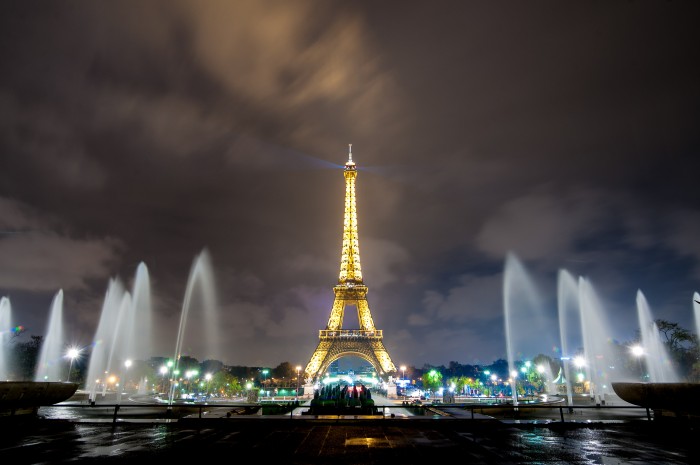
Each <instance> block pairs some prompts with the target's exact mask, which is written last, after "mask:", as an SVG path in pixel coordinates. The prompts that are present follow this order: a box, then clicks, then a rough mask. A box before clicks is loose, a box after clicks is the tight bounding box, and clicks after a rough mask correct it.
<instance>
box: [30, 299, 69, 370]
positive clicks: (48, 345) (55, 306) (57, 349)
mask: <svg viewBox="0 0 700 465" xmlns="http://www.w3.org/2000/svg"><path fill="white" fill-rule="evenodd" d="M62 359H63V290H59V291H58V292H57V293H56V295H55V296H54V298H53V301H52V302H51V310H50V313H49V325H48V328H47V330H46V336H45V338H44V342H43V344H42V345H41V353H40V355H39V361H38V363H37V366H36V372H35V374H34V381H61V379H62V377H61V372H62V370H63V365H64V363H62Z"/></svg>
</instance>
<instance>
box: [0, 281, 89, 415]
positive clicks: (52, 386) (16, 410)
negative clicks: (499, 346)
mask: <svg viewBox="0 0 700 465" xmlns="http://www.w3.org/2000/svg"><path fill="white" fill-rule="evenodd" d="M11 310H12V309H11V306H10V300H9V299H8V298H7V297H2V298H1V299H0V328H3V330H2V332H1V333H0V336H1V337H0V417H3V416H21V415H34V414H36V413H37V411H38V410H39V407H40V406H42V405H53V404H56V403H58V402H62V401H64V400H66V399H69V398H70V397H71V396H72V395H73V394H74V393H75V391H76V390H77V389H78V384H77V383H69V382H61V381H59V380H60V379H61V370H62V365H64V364H62V363H61V359H62V354H61V350H62V347H61V345H62V341H63V337H62V332H63V328H62V321H61V320H62V316H63V292H62V291H59V292H58V293H56V295H55V296H54V298H53V302H52V304H51V310H50V312H51V315H50V318H51V319H50V323H49V330H48V332H47V335H46V343H45V344H44V345H43V346H42V350H41V355H40V359H39V363H38V364H37V371H36V375H35V380H34V381H11V380H9V379H8V378H9V377H10V370H9V363H8V360H7V355H6V352H5V348H6V347H7V343H8V341H9V339H10V337H11V335H12V333H13V332H14V331H16V329H15V328H12V312H11Z"/></svg>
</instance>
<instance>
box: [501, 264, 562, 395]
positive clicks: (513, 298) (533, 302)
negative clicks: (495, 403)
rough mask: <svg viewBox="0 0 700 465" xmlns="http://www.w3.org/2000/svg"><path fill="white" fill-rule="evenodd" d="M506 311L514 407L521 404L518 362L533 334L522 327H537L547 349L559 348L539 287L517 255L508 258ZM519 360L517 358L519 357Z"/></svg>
mask: <svg viewBox="0 0 700 465" xmlns="http://www.w3.org/2000/svg"><path fill="white" fill-rule="evenodd" d="M503 308H504V320H505V333H506V350H507V359H508V372H509V374H510V382H511V383H513V385H512V393H513V394H512V395H513V405H518V398H517V382H518V376H519V371H518V369H517V367H516V366H515V362H516V360H517V359H520V358H522V357H523V355H524V350H526V343H527V342H528V340H529V341H531V337H530V336H531V332H529V331H522V330H521V329H522V328H535V329H536V330H537V337H538V338H540V339H539V340H540V342H541V343H542V344H543V345H545V346H546V347H556V346H557V343H556V336H555V335H556V330H555V329H554V328H550V327H549V326H550V324H548V322H547V319H546V317H547V315H546V314H545V313H544V310H543V305H542V302H541V300H540V298H539V294H538V292H537V290H536V287H535V285H534V283H533V282H532V280H531V279H530V277H529V276H528V273H527V272H526V270H525V268H524V267H523V265H522V263H521V262H520V261H519V260H518V258H517V257H516V256H515V254H513V253H509V254H508V255H507V257H506V262H505V269H504V273H503ZM516 357H517V358H516ZM546 377H547V382H548V383H550V384H549V386H550V387H549V389H550V390H552V391H553V390H554V389H553V387H552V385H551V382H552V380H553V378H552V375H551V369H550V372H549V374H548V375H547V376H546Z"/></svg>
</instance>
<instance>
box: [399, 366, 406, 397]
mask: <svg viewBox="0 0 700 465" xmlns="http://www.w3.org/2000/svg"><path fill="white" fill-rule="evenodd" d="M399 368H401V380H402V381H404V383H403V398H404V400H405V399H406V382H405V381H406V365H401V366H400V367H399Z"/></svg>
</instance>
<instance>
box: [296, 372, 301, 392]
mask: <svg viewBox="0 0 700 465" xmlns="http://www.w3.org/2000/svg"><path fill="white" fill-rule="evenodd" d="M299 372H301V366H299V365H297V392H296V394H297V395H296V400H299Z"/></svg>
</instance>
